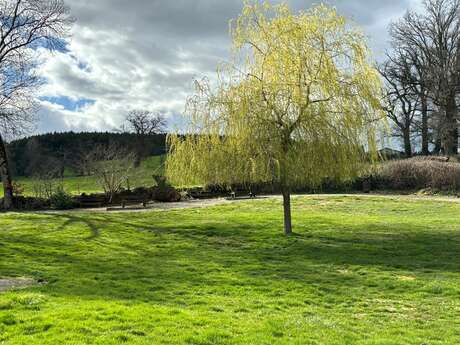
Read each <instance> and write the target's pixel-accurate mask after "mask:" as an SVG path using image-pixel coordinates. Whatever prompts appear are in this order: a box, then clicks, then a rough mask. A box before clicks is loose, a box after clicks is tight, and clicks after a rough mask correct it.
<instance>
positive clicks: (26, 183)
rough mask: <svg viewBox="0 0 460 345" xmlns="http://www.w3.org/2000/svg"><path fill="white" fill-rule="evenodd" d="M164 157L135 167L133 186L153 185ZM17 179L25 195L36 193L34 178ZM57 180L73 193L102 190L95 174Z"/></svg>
mask: <svg viewBox="0 0 460 345" xmlns="http://www.w3.org/2000/svg"><path fill="white" fill-rule="evenodd" d="M163 159H164V158H163V157H162V156H153V157H150V158H148V159H146V160H144V161H143V162H142V163H141V165H140V166H139V167H138V168H135V169H134V170H133V171H132V173H131V176H130V185H131V188H133V187H140V186H144V187H145V186H153V185H154V180H153V177H152V175H153V174H161V173H163V167H162V161H163ZM16 181H17V182H19V183H20V184H21V186H22V187H23V188H24V195H28V196H33V195H34V192H33V191H34V188H33V186H34V183H35V181H34V179H32V178H25V177H19V178H17V179H16ZM56 182H57V183H62V185H63V186H64V189H65V190H66V191H67V192H69V193H71V194H81V193H98V192H101V191H102V188H101V187H100V186H99V185H98V183H97V180H96V177H94V176H73V175H72V173H71V172H69V173H67V174H66V176H65V177H64V178H63V179H58V180H56ZM0 196H3V189H2V188H0Z"/></svg>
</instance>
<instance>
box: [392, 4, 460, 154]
mask: <svg viewBox="0 0 460 345" xmlns="http://www.w3.org/2000/svg"><path fill="white" fill-rule="evenodd" d="M390 34H391V38H392V52H391V53H390V54H389V56H388V62H387V63H386V65H387V66H388V65H391V66H392V69H393V70H400V68H401V66H405V67H404V70H405V72H404V74H403V75H399V76H397V78H396V79H395V78H393V81H397V82H398V84H399V85H400V86H402V85H403V84H404V88H405V89H407V90H409V89H410V90H411V91H410V92H411V94H412V96H411V98H410V102H408V103H407V105H408V106H410V107H411V109H412V110H414V109H415V113H414V117H413V119H412V128H411V136H413V137H415V136H417V137H419V138H420V142H421V146H420V147H421V152H422V153H423V154H428V153H429V146H430V144H431V146H432V148H433V149H432V151H433V152H434V153H439V152H444V153H445V154H448V155H451V154H456V153H457V152H458V135H459V131H458V121H459V103H458V98H459V95H460V86H459V84H460V67H459V66H460V0H427V1H425V2H424V12H423V13H416V12H408V13H407V14H406V15H405V16H404V17H403V18H402V19H400V20H399V21H397V22H396V23H394V24H393V25H392V26H391V27H390ZM395 62H396V63H395ZM385 69H386V70H387V72H388V69H387V68H385ZM387 74H388V73H387ZM393 75H394V73H393ZM385 79H387V78H385ZM387 85H388V87H389V90H391V89H394V85H392V84H391V83H389V82H388V79H387ZM393 100H394V104H393V109H397V110H398V114H397V117H396V118H395V116H394V114H391V112H388V115H389V117H390V119H391V120H392V121H393V123H394V124H395V125H396V128H400V126H399V125H398V122H397V121H395V120H397V119H399V118H401V117H404V116H405V115H404V111H403V110H402V109H401V108H400V107H399V106H398V104H401V99H400V98H394V99H393Z"/></svg>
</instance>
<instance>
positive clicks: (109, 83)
mask: <svg viewBox="0 0 460 345" xmlns="http://www.w3.org/2000/svg"><path fill="white" fill-rule="evenodd" d="M312 2H313V1H306V0H304V1H302V0H292V1H290V3H291V5H292V6H293V8H295V9H302V8H303V9H306V8H308V7H309V6H310V5H311V3H312ZM419 2H420V0H387V1H385V2H382V1H381V0H366V1H364V0H352V1H349V0H336V1H329V3H331V4H332V5H336V6H337V7H338V9H339V11H340V12H341V13H343V14H345V15H346V16H347V17H350V18H353V20H354V21H356V22H357V23H358V24H360V25H363V27H364V29H365V31H366V32H367V34H368V35H369V36H370V39H371V46H372V47H373V49H374V51H375V54H376V55H382V53H383V49H384V47H386V41H387V35H386V26H387V24H388V23H389V21H391V20H393V19H394V18H396V17H399V16H401V15H402V14H404V12H405V11H406V10H407V9H408V8H410V7H412V6H414V5H416V4H417V3H419ZM68 3H69V5H70V6H71V8H72V12H73V15H74V16H75V17H76V19H77V22H76V24H75V26H74V28H73V38H72V40H71V42H70V45H69V51H68V52H57V53H54V54H52V55H51V56H49V53H44V54H46V55H47V56H46V57H47V59H46V63H45V64H44V65H43V66H42V67H41V69H40V70H41V74H42V75H43V76H44V77H45V78H46V79H47V85H45V86H44V87H43V89H42V90H41V94H40V95H41V96H45V97H67V98H68V99H71V100H73V101H78V100H80V99H91V100H93V101H94V103H89V104H87V105H85V106H83V107H81V108H76V109H73V110H69V109H65V108H64V107H63V106H62V105H58V104H53V103H51V102H50V101H43V102H42V111H41V115H42V118H41V122H40V123H39V125H38V131H40V132H43V131H48V130H70V129H72V130H110V129H112V128H115V127H118V126H119V125H120V124H121V121H122V119H123V117H124V115H125V114H126V112H127V110H128V109H129V108H148V109H152V110H157V111H162V112H164V113H166V114H168V115H169V116H170V117H171V119H172V120H171V122H177V118H178V114H180V113H181V112H182V111H183V109H184V104H185V100H186V97H187V95H188V94H189V93H190V92H191V91H192V82H193V79H194V78H200V77H202V76H204V75H207V76H212V75H213V73H214V71H215V69H216V67H217V65H218V63H219V62H221V61H223V60H225V59H227V57H228V55H229V39H228V22H229V20H230V19H231V18H234V17H236V16H237V15H238V13H239V11H240V9H241V6H242V2H241V1H239V0H219V1H215V0H195V1H190V0H174V1H164V0H132V1H125V0H97V1H94V0H68ZM179 122H180V121H179Z"/></svg>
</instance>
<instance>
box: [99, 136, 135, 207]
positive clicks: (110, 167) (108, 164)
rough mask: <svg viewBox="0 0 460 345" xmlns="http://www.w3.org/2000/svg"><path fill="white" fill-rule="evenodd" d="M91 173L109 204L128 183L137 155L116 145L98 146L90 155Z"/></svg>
mask: <svg viewBox="0 0 460 345" xmlns="http://www.w3.org/2000/svg"><path fill="white" fill-rule="evenodd" d="M90 156H91V158H90V159H91V172H92V173H93V174H94V175H95V176H96V179H97V183H98V184H99V185H100V186H101V188H102V189H103V190H104V192H105V194H106V195H107V199H108V201H109V203H111V202H112V200H113V197H114V195H115V194H116V193H118V192H119V191H120V190H121V189H122V187H123V185H124V184H125V183H127V181H128V179H129V176H130V173H131V170H132V169H133V167H134V160H135V155H134V154H133V153H132V152H130V151H127V150H125V149H123V148H120V147H119V146H116V145H107V146H98V147H96V148H95V149H94V150H93V151H91V153H90Z"/></svg>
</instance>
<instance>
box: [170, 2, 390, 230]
mask: <svg viewBox="0 0 460 345" xmlns="http://www.w3.org/2000/svg"><path fill="white" fill-rule="evenodd" d="M232 36H233V45H234V49H235V51H236V52H237V55H236V56H235V61H234V63H233V64H231V65H230V66H228V68H227V69H224V72H227V73H228V74H225V73H224V74H221V75H220V76H219V77H220V78H219V80H221V81H222V82H221V84H220V85H219V87H218V89H217V90H215V91H214V90H213V89H212V88H211V87H210V86H209V84H208V83H206V82H202V83H197V94H196V95H195V96H194V97H191V98H190V100H189V104H188V112H189V115H190V122H189V125H190V127H189V128H188V133H189V135H186V136H181V135H177V134H176V135H170V136H169V140H168V144H169V147H170V154H169V155H168V158H167V162H166V173H167V176H168V177H169V178H170V180H171V181H172V182H174V183H176V184H221V185H231V184H232V183H235V182H236V183H257V182H274V183H276V184H277V185H278V187H279V189H280V191H281V192H282V195H283V209H284V232H285V234H286V235H289V234H291V233H292V225H291V202H290V196H291V191H292V189H293V188H294V187H295V186H298V185H303V186H305V185H315V184H319V183H321V181H323V180H324V179H325V178H331V179H346V178H349V177H351V176H353V175H354V174H356V173H357V172H358V171H360V169H361V168H362V167H363V164H362V163H363V161H365V160H366V159H369V158H372V157H373V153H375V148H376V138H375V134H376V129H377V127H378V125H379V120H381V119H382V116H383V114H382V113H381V104H380V96H381V86H382V85H381V82H380V78H379V75H378V72H377V71H376V69H375V68H374V67H373V66H372V64H371V62H370V61H369V59H368V48H367V47H366V45H365V43H364V42H365V40H364V38H363V35H362V33H361V32H360V31H359V30H357V29H355V28H352V27H350V26H349V25H348V24H347V23H346V21H345V19H344V18H343V17H341V16H338V15H337V14H336V12H335V10H333V9H330V8H328V7H325V6H319V7H315V8H313V9H311V10H309V11H307V12H305V13H300V14H298V15H295V14H293V13H291V11H290V9H289V8H288V7H287V5H285V4H282V5H279V6H271V5H269V4H268V3H264V4H262V5H261V4H254V5H250V4H248V3H246V5H245V6H244V9H243V12H242V14H241V16H240V17H239V18H238V19H237V20H236V21H235V22H234V25H233V29H232ZM365 151H368V153H366V152H365Z"/></svg>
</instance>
